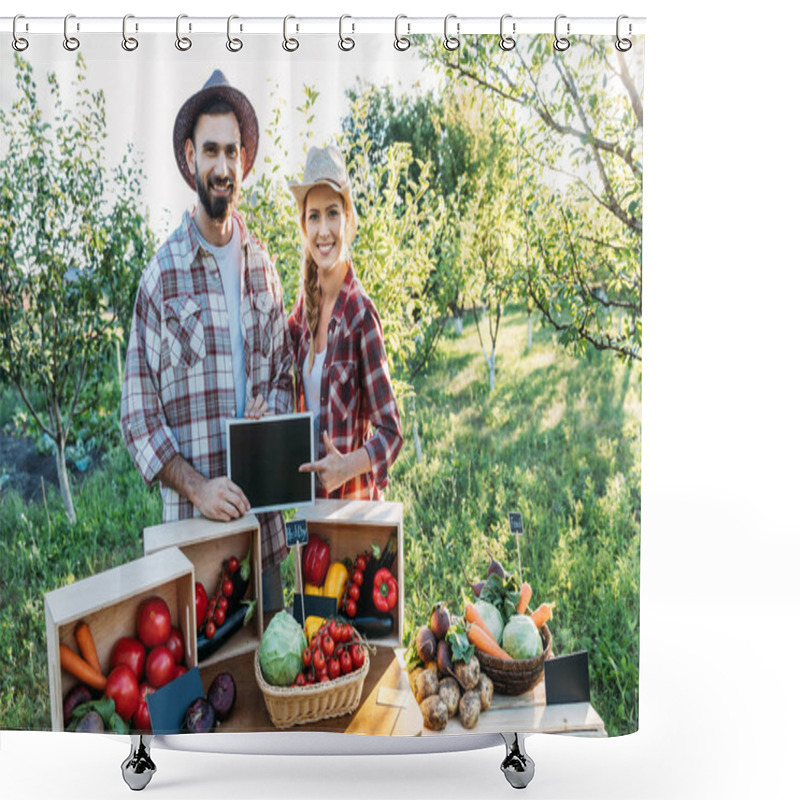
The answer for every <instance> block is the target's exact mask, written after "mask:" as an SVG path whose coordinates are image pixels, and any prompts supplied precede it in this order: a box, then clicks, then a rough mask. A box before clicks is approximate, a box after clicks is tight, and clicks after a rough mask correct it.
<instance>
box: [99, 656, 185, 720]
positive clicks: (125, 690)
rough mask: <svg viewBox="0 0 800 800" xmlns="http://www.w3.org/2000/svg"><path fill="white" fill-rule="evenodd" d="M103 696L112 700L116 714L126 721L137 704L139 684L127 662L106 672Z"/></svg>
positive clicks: (132, 713)
mask: <svg viewBox="0 0 800 800" xmlns="http://www.w3.org/2000/svg"><path fill="white" fill-rule="evenodd" d="M171 658H172V656H170V659H171ZM173 666H174V665H173ZM105 696H106V697H110V698H112V699H113V700H114V708H115V709H116V712H117V714H119V715H120V716H121V717H122V719H124V720H125V721H126V722H127V721H128V720H129V719H130V718H131V717H132V716H133V715H134V712H135V711H136V708H137V707H138V705H139V684H138V683H137V682H136V675H134V672H133V670H132V669H131V668H130V667H129V666H128V665H127V664H120V665H119V666H118V667H114V669H112V670H111V672H110V673H109V674H108V680H107V681H106V689H105Z"/></svg>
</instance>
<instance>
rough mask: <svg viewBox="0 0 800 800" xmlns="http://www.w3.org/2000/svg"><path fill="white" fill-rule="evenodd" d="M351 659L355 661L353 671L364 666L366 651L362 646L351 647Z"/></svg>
mask: <svg viewBox="0 0 800 800" xmlns="http://www.w3.org/2000/svg"><path fill="white" fill-rule="evenodd" d="M350 658H352V659H353V669H360V668H361V667H362V666H363V664H364V651H363V650H362V649H361V645H360V644H351V645H350Z"/></svg>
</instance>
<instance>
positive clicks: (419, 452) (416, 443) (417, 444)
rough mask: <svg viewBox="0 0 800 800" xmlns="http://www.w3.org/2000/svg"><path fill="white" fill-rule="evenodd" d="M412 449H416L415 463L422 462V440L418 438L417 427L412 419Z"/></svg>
mask: <svg viewBox="0 0 800 800" xmlns="http://www.w3.org/2000/svg"><path fill="white" fill-rule="evenodd" d="M414 449H415V450H416V451H417V464H421V463H422V442H420V440H419V427H418V426H417V421H416V420H414Z"/></svg>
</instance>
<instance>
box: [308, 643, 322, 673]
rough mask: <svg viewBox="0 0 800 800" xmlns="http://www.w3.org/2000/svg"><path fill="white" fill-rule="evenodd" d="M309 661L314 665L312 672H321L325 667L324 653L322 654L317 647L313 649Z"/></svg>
mask: <svg viewBox="0 0 800 800" xmlns="http://www.w3.org/2000/svg"><path fill="white" fill-rule="evenodd" d="M311 663H312V665H313V666H314V672H316V673H317V674H319V673H321V672H322V670H323V669H325V655H324V654H323V652H322V650H320V649H319V648H317V649H316V650H315V651H314V655H313V656H312V657H311Z"/></svg>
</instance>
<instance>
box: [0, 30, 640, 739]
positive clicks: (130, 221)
mask: <svg viewBox="0 0 800 800" xmlns="http://www.w3.org/2000/svg"><path fill="white" fill-rule="evenodd" d="M129 23H130V24H129V26H128V27H127V28H126V36H127V37H128V38H126V39H122V38H121V37H120V35H119V34H115V35H112V34H110V33H102V34H101V33H84V32H79V31H78V30H77V29H75V28H72V27H69V26H68V25H67V24H66V23H65V36H64V37H62V36H57V35H50V34H48V35H36V36H34V35H28V37H27V40H26V44H25V45H23V44H22V37H23V34H22V33H20V35H19V38H18V39H17V40H16V41H15V43H14V44H12V40H11V37H6V38H5V39H4V40H3V41H2V43H0V58H1V59H2V73H1V81H2V82H1V83H0V143H1V145H2V160H1V161H0V202H2V213H1V214H0V262H2V277H0V286H1V287H2V296H1V299H0V397H1V398H2V407H1V409H0V442H2V449H0V498H2V504H0V505H1V506H2V508H1V509H0V542H2V547H3V556H2V559H0V575H2V580H0V587H1V588H0V620H2V624H1V625H0V728H6V729H39V730H49V729H56V730H61V729H67V730H97V729H104V730H112V731H115V732H127V731H132V732H135V731H139V730H149V729H151V727H152V729H153V730H155V731H156V732H177V731H179V730H192V731H194V730H206V729H212V730H227V731H258V730H265V731H271V730H276V729H286V728H290V729H292V730H328V731H336V732H351V733H355V732H358V733H368V734H375V735H386V736H391V735H430V736H447V735H452V734H463V733H469V732H471V731H474V732H481V733H485V732H494V731H503V730H508V729H509V728H513V729H514V730H517V731H520V732H538V731H543V732H554V733H556V732H570V733H578V734H585V735H593V736H597V735H617V734H625V733H629V732H632V731H635V730H636V729H637V728H638V653H639V619H638V607H639V543H640V522H641V513H640V511H641V499H640V498H641V490H640V486H641V474H640V446H641V366H642V314H641V310H642V301H641V290H642V259H641V254H642V175H643V170H642V130H643V63H644V41H643V37H642V36H632V37H631V38H630V39H629V40H628V39H623V40H620V39H619V38H617V37H616V36H615V35H614V32H613V28H612V30H611V31H610V32H609V33H607V34H604V35H588V34H587V35H570V36H569V38H558V37H556V39H555V41H554V37H553V36H552V35H550V34H522V33H519V34H517V33H516V30H515V29H513V30H514V32H513V34H512V28H511V23H510V22H509V25H508V27H507V29H506V30H507V33H506V34H504V35H503V36H502V37H499V36H497V34H496V33H495V34H492V35H489V34H469V35H467V34H463V33H460V32H458V33H457V29H456V28H455V27H453V26H451V27H450V28H449V29H448V28H447V26H445V36H444V37H443V36H442V35H441V34H438V35H433V34H424V35H423V34H412V35H408V36H404V35H401V34H404V33H406V31H405V28H404V26H403V25H402V24H400V25H399V26H398V27H396V28H395V30H396V31H399V33H396V35H395V36H392V35H391V33H389V34H386V33H384V34H371V33H370V34H367V33H358V32H357V31H354V30H353V29H352V28H351V26H350V25H349V24H348V23H347V21H346V20H343V21H340V23H339V33H338V34H337V33H336V24H335V21H333V24H332V26H331V32H329V33H325V34H306V35H303V33H302V31H300V32H298V29H297V27H293V23H292V21H291V20H287V21H286V24H285V27H284V36H283V37H281V36H278V35H275V36H259V37H254V36H250V37H248V36H247V35H246V32H243V31H242V30H241V29H240V28H239V27H238V26H237V24H236V22H235V20H233V21H230V20H229V21H228V25H227V30H228V33H227V34H226V33H215V34H210V33H204V34H202V35H199V34H198V35H193V34H192V32H190V31H189V29H188V27H184V28H181V24H180V23H181V21H180V20H178V21H177V25H176V33H175V34H172V33H170V34H168V33H147V34H144V33H140V32H137V31H136V30H135V20H131V21H129ZM454 24H455V23H454ZM221 27H222V29H223V30H224V29H225V27H226V26H225V22H224V20H223V21H222V26H221ZM20 31H22V28H20ZM565 36H566V34H565ZM121 45H122V46H121ZM331 287H333V289H331ZM237 318H238V322H239V324H235V323H234V324H231V319H233V320H236V319H237ZM319 320H322V325H320V323H319ZM310 353H313V354H314V355H313V357H309V354H310ZM314 361H317V374H316V377H314V369H313V362H314ZM315 381H316V383H315ZM297 413H305V414H307V415H309V417H310V418H311V420H312V423H313V426H312V432H311V434H310V437H309V441H310V448H311V449H310V450H308V447H307V449H306V451H304V457H302V458H300V461H302V462H303V463H305V464H306V465H307V464H309V463H310V464H311V465H312V467H311V469H312V471H311V472H310V473H307V474H309V475H310V476H311V477H310V478H309V482H310V483H309V485H312V486H313V488H314V494H313V497H311V498H304V499H303V500H302V501H301V500H297V502H294V503H293V502H291V501H290V502H287V503H283V504H279V505H280V510H275V509H278V508H279V505H274V506H270V508H271V509H272V510H270V511H268V512H265V514H263V515H259V516H255V515H253V514H252V513H251V508H250V506H251V504H250V503H249V501H248V500H247V499H246V498H245V497H244V495H243V494H242V493H241V492H240V491H239V490H238V488H237V487H236V485H235V483H233V481H232V480H231V478H230V473H229V472H228V467H227V466H226V456H227V449H228V439H227V429H228V423H229V421H230V420H231V419H235V418H239V419H245V418H253V419H255V418H256V417H259V418H260V420H259V421H263V420H265V419H268V418H269V417H276V418H277V417H284V416H287V417H288V416H289V415H293V414H297ZM251 430H255V428H252V429H251ZM267 441H269V440H267ZM305 444H306V445H308V442H306V443H305ZM270 446H271V445H269V444H267V445H265V446H264V447H265V449H264V451H263V452H260V458H261V459H262V462H263V465H264V466H263V467H260V468H259V467H257V472H258V470H259V469H261V470H266V469H267V466H266V465H267V464H268V462H270V459H274V460H275V464H277V468H278V471H279V472H280V471H281V469H282V468H283V465H285V464H286V463H288V461H285V460H284V459H286V458H288V456H287V455H286V454H285V453H284V451H280V453H279V455H277V456H276V455H275V453H278V451H270V450H269V447H270ZM359 457H361V461H360V462H359V461H358V459H359ZM364 459H366V461H364ZM293 463H294V462H293ZM176 465H177V466H176ZM180 469H187V470H189V472H188V473H183V474H180ZM176 470H178V472H177V473H176ZM337 470H338V471H337ZM345 473H346V476H345V478H344V479H343V480H342V479H341V478H342V475H343V474H345ZM187 474H188V476H189V477H188V478H187ZM193 481H194V482H193ZM212 481H216V483H215V484H214V485H213V486H210V485H209V484H210V483H211V482H212ZM232 484H233V485H232ZM198 486H202V487H204V488H203V490H202V491H200V490H199V489H198ZM213 491H217V492H218V496H217V497H216V500H215V499H214V497H212V494H213ZM201 495H202V496H201ZM209 498H211V499H209ZM212 518H213V519H212ZM293 523H294V524H293ZM298 523H299V524H298ZM181 526H183V527H181ZM287 535H288V543H289V545H288V546H287ZM295 536H296V537H299V539H298V541H299V543H298V544H292V542H293V541H295V540H294V539H293V538H292V537H295ZM231 559H233V560H234V563H231ZM242 562H246V563H247V567H248V568H247V570H245V571H244V572H243V571H242V569H241V566H242ZM228 581H230V586H229V585H227V582H228ZM239 584H240V585H241V587H240V588H241V591H239V587H238V585H239ZM221 600H222V602H220V601H221ZM226 625H227V627H225V626H226ZM223 631H224V634H223ZM218 634H219V635H218ZM223 636H226V637H229V638H226V639H225V640H224V641H223ZM215 638H216V642H215V641H214V640H215ZM199 701H201V702H199Z"/></svg>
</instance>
